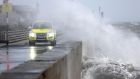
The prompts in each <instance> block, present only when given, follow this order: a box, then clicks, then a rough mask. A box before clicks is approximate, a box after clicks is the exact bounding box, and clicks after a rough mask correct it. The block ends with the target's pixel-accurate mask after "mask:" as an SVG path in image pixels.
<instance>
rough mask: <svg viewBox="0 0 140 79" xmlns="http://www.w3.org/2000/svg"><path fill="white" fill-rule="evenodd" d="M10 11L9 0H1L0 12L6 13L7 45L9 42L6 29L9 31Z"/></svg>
mask: <svg viewBox="0 0 140 79" xmlns="http://www.w3.org/2000/svg"><path fill="white" fill-rule="evenodd" d="M11 11H12V6H11V4H10V3H9V0H3V5H2V12H3V13H5V14H6V26H7V30H6V31H7V32H6V38H7V43H6V44H7V46H8V44H9V41H8V40H9V39H8V31H9V12H11Z"/></svg>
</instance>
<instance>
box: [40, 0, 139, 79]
mask: <svg viewBox="0 0 140 79" xmlns="http://www.w3.org/2000/svg"><path fill="white" fill-rule="evenodd" d="M39 3H40V4H41V5H40V12H39V15H38V18H43V19H47V20H48V21H49V22H52V23H53V24H54V26H55V28H56V29H57V31H58V33H60V34H61V36H58V37H59V38H61V39H60V40H58V41H69V40H76V41H83V45H84V47H83V51H84V54H83V56H87V58H96V60H100V59H102V60H105V61H102V62H100V63H99V61H98V63H97V65H94V66H93V63H95V62H91V67H89V69H87V70H88V73H87V74H88V77H87V76H86V77H87V78H85V79H94V77H98V76H97V75H99V74H96V73H100V74H101V73H102V74H103V73H106V72H108V74H106V76H107V75H108V76H112V77H115V79H131V78H132V79H133V74H132V73H131V72H129V71H128V69H127V68H125V64H128V63H132V64H133V65H134V66H139V65H140V62H139V57H140V54H139V51H140V49H139V48H140V40H139V38H138V37H137V36H136V35H135V34H134V33H131V32H129V33H128V32H124V31H122V30H120V29H117V28H115V27H113V26H112V25H111V24H108V23H106V22H105V21H104V20H101V19H100V18H98V16H95V14H94V13H93V12H92V10H91V9H89V8H88V7H86V6H85V5H83V4H82V3H80V1H71V0H59V1H58V0H47V1H45V0H40V2H39ZM104 57H105V59H104ZM106 57H107V59H106ZM112 59H113V61H111V62H110V60H112ZM117 61H121V62H123V63H124V65H123V64H121V63H120V62H118V63H117V64H115V63H114V64H110V63H112V62H117ZM105 62H106V63H105ZM101 70H104V71H101ZM90 72H92V74H91V73H90ZM119 72H121V74H119ZM112 73H113V74H112ZM93 74H96V75H94V76H92V75H93ZM117 74H118V75H117ZM120 76H121V77H120ZM112 77H110V78H112ZM97 79H99V78H97ZM100 79H102V78H100Z"/></svg>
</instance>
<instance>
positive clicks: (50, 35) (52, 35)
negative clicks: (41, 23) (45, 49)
mask: <svg viewBox="0 0 140 79" xmlns="http://www.w3.org/2000/svg"><path fill="white" fill-rule="evenodd" d="M47 36H48V37H54V36H55V33H47Z"/></svg>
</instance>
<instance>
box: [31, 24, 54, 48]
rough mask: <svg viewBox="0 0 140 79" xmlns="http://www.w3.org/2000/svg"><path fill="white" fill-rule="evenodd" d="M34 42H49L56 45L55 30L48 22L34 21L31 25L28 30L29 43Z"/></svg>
mask: <svg viewBox="0 0 140 79" xmlns="http://www.w3.org/2000/svg"><path fill="white" fill-rule="evenodd" d="M36 42H50V45H52V46H55V45H56V31H55V30H54V29H53V28H52V25H51V24H50V23H48V22H36V23H34V24H33V25H32V29H31V30H30V32H29V45H35V43H36Z"/></svg>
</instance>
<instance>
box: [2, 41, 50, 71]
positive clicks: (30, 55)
mask: <svg viewBox="0 0 140 79" xmlns="http://www.w3.org/2000/svg"><path fill="white" fill-rule="evenodd" d="M51 49H52V47H51V46H47V45H46V44H38V45H36V46H29V45H28V44H26V43H19V44H15V45H14V44H13V45H10V46H8V47H7V46H1V47H0V72H2V71H5V70H9V69H11V68H13V67H15V66H17V65H19V64H22V63H24V62H25V61H28V60H33V59H34V58H35V57H36V56H37V55H38V54H42V53H44V52H46V51H47V50H51Z"/></svg>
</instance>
